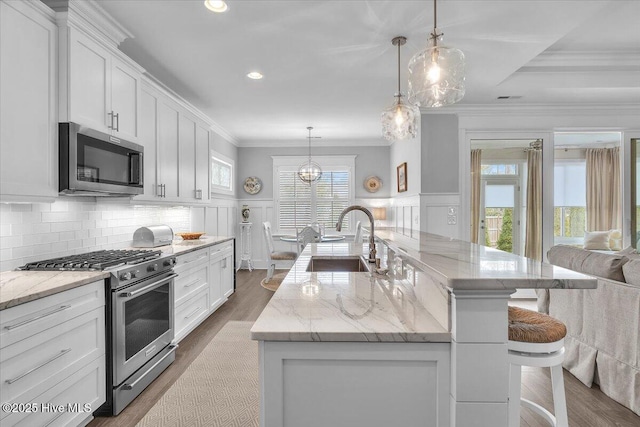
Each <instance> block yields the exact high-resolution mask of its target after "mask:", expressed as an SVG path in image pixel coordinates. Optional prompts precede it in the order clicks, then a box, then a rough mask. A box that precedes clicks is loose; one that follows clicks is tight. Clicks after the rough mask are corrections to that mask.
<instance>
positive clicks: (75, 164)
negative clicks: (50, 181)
mask: <svg viewBox="0 0 640 427" xmlns="http://www.w3.org/2000/svg"><path fill="white" fill-rule="evenodd" d="M58 135H59V158H58V163H59V179H60V180H59V185H58V187H59V191H60V194H66V195H75V196H134V195H136V194H142V192H143V190H144V189H143V185H144V182H143V176H144V167H143V165H144V162H143V159H144V156H143V152H144V147H142V146H141V145H138V144H135V143H133V142H130V141H125V140H123V139H120V138H116V137H114V136H111V135H109V134H106V133H102V132H98V131H96V130H93V129H89V128H87V127H84V126H81V125H79V124H77V123H60V124H59V129H58Z"/></svg>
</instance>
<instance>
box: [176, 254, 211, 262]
mask: <svg viewBox="0 0 640 427" xmlns="http://www.w3.org/2000/svg"><path fill="white" fill-rule="evenodd" d="M205 258H209V255H208V254H207V255H202V256H199V257H198V258H196V259H192V260H191V261H187V262H185V263H183V264H182V265H187V264H191V263H192V262H198V261H200V260H201V259H205Z"/></svg>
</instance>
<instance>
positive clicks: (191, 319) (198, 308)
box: [174, 287, 209, 342]
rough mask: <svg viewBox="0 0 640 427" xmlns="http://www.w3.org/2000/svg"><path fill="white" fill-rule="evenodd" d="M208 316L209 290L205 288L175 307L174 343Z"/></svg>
mask: <svg viewBox="0 0 640 427" xmlns="http://www.w3.org/2000/svg"><path fill="white" fill-rule="evenodd" d="M208 315H209V288H208V287H205V288H203V289H202V290H201V291H200V292H197V293H196V294H195V295H194V296H193V297H191V298H189V299H187V300H186V301H185V302H184V303H182V304H180V306H178V307H176V315H175V323H174V325H175V331H176V332H175V342H179V341H180V340H181V339H182V338H184V337H185V336H186V335H187V334H188V333H189V332H191V330H192V329H193V328H195V327H196V326H198V325H199V324H200V323H201V322H202V321H203V320H204V319H205V318H206V317H207V316H208Z"/></svg>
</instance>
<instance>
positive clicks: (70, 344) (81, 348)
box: [0, 280, 106, 426]
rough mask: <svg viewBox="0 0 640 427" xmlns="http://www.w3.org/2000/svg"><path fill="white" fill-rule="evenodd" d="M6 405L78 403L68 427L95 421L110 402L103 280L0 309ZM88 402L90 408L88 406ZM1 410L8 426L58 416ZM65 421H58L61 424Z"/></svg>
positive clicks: (0, 383) (0, 384) (0, 389)
mask: <svg viewBox="0 0 640 427" xmlns="http://www.w3.org/2000/svg"><path fill="white" fill-rule="evenodd" d="M0 329H1V331H2V336H1V340H0V363H1V364H2V369H1V370H0V394H1V395H2V396H3V403H5V402H6V403H8V404H12V403H21V404H25V403H29V402H37V403H38V404H40V405H42V404H56V405H61V404H62V405H65V409H67V408H68V407H67V406H66V405H67V404H78V405H79V406H78V410H77V411H75V413H66V412H65V415H62V416H61V417H64V418H63V420H64V421H65V425H78V424H81V423H82V422H84V421H86V420H87V419H91V413H92V412H93V411H95V410H96V409H97V408H98V407H99V406H100V405H102V404H103V403H104V402H105V400H106V384H105V380H106V375H105V357H106V353H105V345H106V341H105V285H104V281H102V280H100V281H97V282H94V283H91V284H88V285H84V286H80V287H77V288H74V289H71V290H68V291H64V292H60V293H57V294H54V295H51V296H47V297H44V298H41V299H38V300H35V301H31V302H28V303H24V304H21V305H18V306H15V307H11V308H8V309H6V310H2V311H0ZM85 404H89V407H87V408H86V409H83V410H80V409H79V408H85V407H84V405H85ZM38 409H39V410H38V412H39V413H28V412H25V411H19V412H11V411H3V412H2V413H0V419H1V421H0V423H1V424H2V425H3V426H4V425H7V426H11V425H16V424H21V425H44V424H46V423H48V422H50V421H53V420H54V417H55V416H56V415H58V414H55V413H43V411H41V410H40V409H41V407H38ZM61 421H62V419H61V420H59V421H56V422H58V423H60V422H61Z"/></svg>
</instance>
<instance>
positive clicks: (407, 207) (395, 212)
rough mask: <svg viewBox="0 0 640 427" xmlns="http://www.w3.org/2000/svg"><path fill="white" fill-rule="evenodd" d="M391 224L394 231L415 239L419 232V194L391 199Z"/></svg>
mask: <svg viewBox="0 0 640 427" xmlns="http://www.w3.org/2000/svg"><path fill="white" fill-rule="evenodd" d="M389 211H390V213H391V221H390V222H391V224H392V227H394V228H395V232H396V233H400V234H403V235H405V236H407V237H410V238H413V239H417V238H418V237H419V232H420V221H421V218H420V196H419V195H415V196H407V197H396V198H394V199H391V207H390V208H389Z"/></svg>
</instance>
